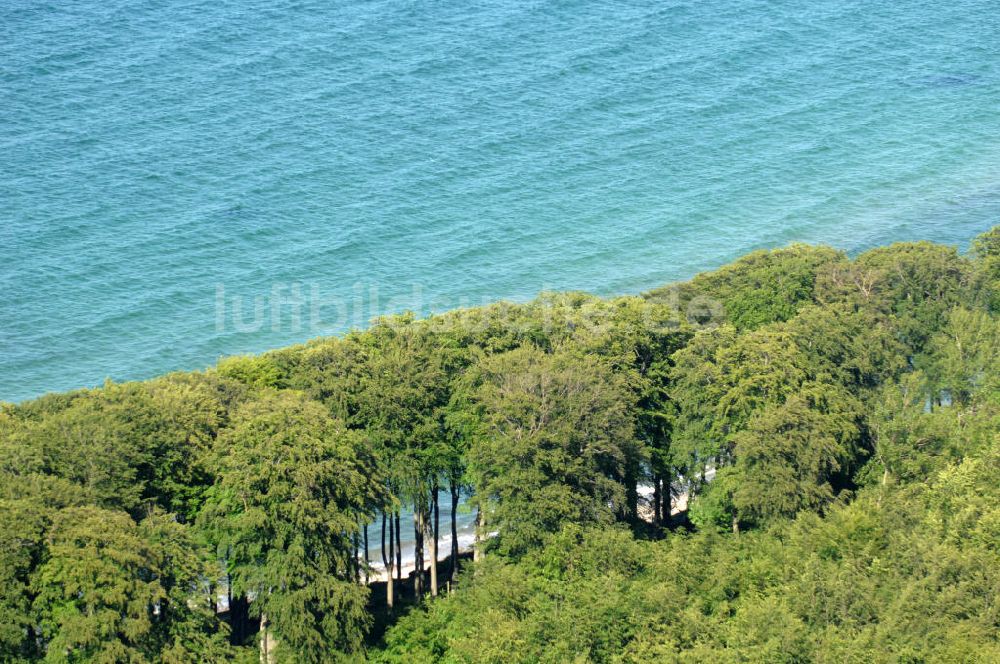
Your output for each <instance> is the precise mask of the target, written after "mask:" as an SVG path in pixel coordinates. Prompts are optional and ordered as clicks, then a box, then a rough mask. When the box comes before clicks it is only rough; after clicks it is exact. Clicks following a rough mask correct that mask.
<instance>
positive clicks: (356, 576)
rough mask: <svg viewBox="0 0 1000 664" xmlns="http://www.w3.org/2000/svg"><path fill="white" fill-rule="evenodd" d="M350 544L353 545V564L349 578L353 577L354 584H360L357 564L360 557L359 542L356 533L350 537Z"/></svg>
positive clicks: (359, 572)
mask: <svg viewBox="0 0 1000 664" xmlns="http://www.w3.org/2000/svg"><path fill="white" fill-rule="evenodd" d="M351 542H352V543H353V544H354V564H353V565H351V576H353V577H354V582H355V583H358V584H360V583H361V565H360V564H359V560H358V558H360V557H361V541H360V538H359V537H358V533H354V534H353V535H351Z"/></svg>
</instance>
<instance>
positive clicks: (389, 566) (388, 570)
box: [382, 512, 396, 610]
mask: <svg viewBox="0 0 1000 664" xmlns="http://www.w3.org/2000/svg"><path fill="white" fill-rule="evenodd" d="M386 521H388V522H389V557H388V558H386V557H385V522H386ZM394 530H395V529H394V528H393V524H392V517H389V518H388V519H386V518H385V512H383V513H382V564H384V565H385V603H386V606H388V607H389V609H390V610H391V609H392V605H393V604H394V603H395V600H396V592H395V587H394V586H393V578H392V577H393V575H394V573H395V571H396V556H395V555H394V554H395V553H396V537H395V534H394Z"/></svg>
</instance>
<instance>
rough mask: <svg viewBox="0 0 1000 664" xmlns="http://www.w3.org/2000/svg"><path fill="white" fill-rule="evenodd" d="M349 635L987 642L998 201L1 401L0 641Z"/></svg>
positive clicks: (499, 658)
mask: <svg viewBox="0 0 1000 664" xmlns="http://www.w3.org/2000/svg"><path fill="white" fill-rule="evenodd" d="M440 495H448V496H451V500H452V502H453V503H457V502H458V500H459V497H460V496H462V495H466V496H469V497H470V498H469V504H470V505H471V506H473V508H475V509H476V510H477V532H478V534H479V538H478V541H477V545H476V555H475V561H474V562H473V561H472V560H469V559H467V558H464V557H460V556H459V555H458V551H457V550H452V551H451V553H452V556H451V558H450V560H449V561H447V562H446V563H442V565H439V566H432V567H431V569H432V573H430V574H426V575H424V574H413V575H411V576H410V577H404V576H403V574H402V573H401V571H400V566H399V560H400V558H399V555H400V551H399V545H398V544H397V542H398V541H399V533H400V531H401V529H403V528H406V529H408V530H407V532H408V533H409V532H412V533H413V536H414V538H415V540H416V544H415V551H414V553H415V556H416V559H417V561H418V565H419V564H420V561H422V560H436V559H437V558H438V553H437V549H438V543H439V540H441V539H443V538H444V533H445V531H447V530H448V529H450V528H454V527H455V526H454V524H453V523H452V524H449V523H440V519H439V513H440V509H439V508H440V506H439V505H438V504H437V503H438V500H439V498H438V497H439V496H440ZM679 508H684V509H679ZM402 509H405V510H406V513H407V515H409V514H410V513H412V515H413V517H412V519H409V518H403V519H401V518H400V511H401V510H402ZM452 513H453V514H454V509H452ZM372 522H375V523H379V524H381V525H382V526H383V537H382V541H381V542H367V541H366V535H365V534H364V533H365V530H364V528H363V527H364V525H365V524H368V523H372ZM386 533H387V534H388V537H386ZM387 539H388V542H387V541H386V540H387ZM363 540H364V541H363ZM447 541H449V542H450V541H451V540H450V539H448V540H447ZM368 547H372V548H373V550H374V549H381V552H382V556H383V559H384V561H385V563H386V565H387V566H388V567H389V569H390V574H389V580H388V582H387V583H378V584H373V585H369V584H367V583H366V578H367V577H368V576H369V574H368V572H369V571H370V570H366V569H364V568H363V565H362V564H361V563H360V562H359V560H361V559H363V557H362V558H361V559H359V557H358V551H359V550H360V549H362V548H368ZM459 563H460V564H459ZM421 566H422V565H421ZM220 596H223V597H225V598H226V602H225V606H220V601H219V598H220ZM223 608H224V609H225V610H222V609H223ZM365 659H370V660H374V661H378V662H431V661H443V662H496V663H498V664H499V663H503V664H506V663H508V662H587V661H595V662H648V661H664V662H671V661H678V662H730V661H731V662H1000V227H997V228H994V229H993V230H992V231H990V232H989V233H986V234H984V235H982V236H980V237H979V238H978V239H977V240H976V241H975V242H974V243H973V245H972V247H971V249H970V250H969V251H968V252H967V253H960V252H959V251H958V250H957V249H955V248H953V247H947V246H940V245H935V244H931V243H926V242H917V243H902V244H895V245H892V246H888V247H882V248H876V249H873V250H870V251H867V252H865V253H862V254H860V255H858V256H856V257H854V258H849V257H848V256H846V255H845V254H844V253H842V252H840V251H836V250H834V249H830V248H827V247H813V246H805V245H793V246H790V247H787V248H784V249H778V250H772V251H759V252H755V253H752V254H750V255H748V256H746V257H744V258H742V259H740V260H738V261H736V262H734V263H732V264H730V265H727V266H725V267H723V268H721V269H719V270H716V271H713V272H708V273H704V274H701V275H698V276H697V277H695V278H694V279H693V280H691V281H689V282H685V283H680V284H674V285H670V286H666V287H664V288H662V289H658V290H655V291H652V292H650V293H647V294H645V295H643V296H633V297H619V298H614V299H601V298H597V297H593V296H590V295H586V294H580V293H563V294H545V295H542V296H541V297H539V298H538V299H537V300H535V301H532V302H529V303H526V304H512V303H506V302H501V303H497V304H494V305H491V306H487V307H481V308H475V309H465V310H457V311H453V312H449V313H447V314H442V315H436V316H432V317H430V318H427V319H415V318H414V317H412V316H397V317H391V318H386V319H381V320H378V321H375V322H374V323H373V324H372V326H371V327H370V328H369V329H367V330H364V331H355V332H351V333H349V334H347V335H345V336H343V337H338V338H323V339H317V340H314V341H311V342H309V343H306V344H304V345H302V346H297V347H292V348H287V349H282V350H278V351H274V352H270V353H267V354H264V355H260V356H253V357H250V356H247V357H234V358H228V359H225V360H222V361H220V362H219V363H218V365H217V366H215V367H213V368H211V369H208V370H206V371H203V372H187V373H176V374H170V375H167V376H164V377H161V378H158V379H155V380H150V381H145V382H134V383H122V384H115V383H111V382H108V383H106V384H105V385H104V386H102V387H100V388H97V389H88V390H80V391H75V392H70V393H64V394H50V395H46V396H44V397H41V398H38V399H35V400H32V401H28V402H24V403H21V404H16V405H15V404H4V405H2V406H0V661H4V662H30V661H43V660H44V661H48V662H90V661H94V662H109V663H110V662H165V663H177V664H180V663H187V662H217V661H218V662H222V661H244V662H252V661H265V662H268V663H270V662H304V663H309V662H332V661H360V660H365Z"/></svg>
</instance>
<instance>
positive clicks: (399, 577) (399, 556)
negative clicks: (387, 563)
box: [393, 510, 403, 587]
mask: <svg viewBox="0 0 1000 664" xmlns="http://www.w3.org/2000/svg"><path fill="white" fill-rule="evenodd" d="M393 519H395V521H396V581H398V582H399V584H400V587H402V584H403V543H402V541H401V533H402V532H403V528H402V526H401V524H400V522H399V510H396V513H395V514H394V515H393Z"/></svg>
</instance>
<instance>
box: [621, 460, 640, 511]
mask: <svg viewBox="0 0 1000 664" xmlns="http://www.w3.org/2000/svg"><path fill="white" fill-rule="evenodd" d="M624 479H625V520H626V521H627V522H628V523H630V524H633V525H634V524H635V523H637V522H638V521H639V486H638V484H639V479H638V474H637V473H636V472H635V469H634V468H628V469H626V471H625V478H624Z"/></svg>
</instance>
